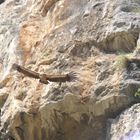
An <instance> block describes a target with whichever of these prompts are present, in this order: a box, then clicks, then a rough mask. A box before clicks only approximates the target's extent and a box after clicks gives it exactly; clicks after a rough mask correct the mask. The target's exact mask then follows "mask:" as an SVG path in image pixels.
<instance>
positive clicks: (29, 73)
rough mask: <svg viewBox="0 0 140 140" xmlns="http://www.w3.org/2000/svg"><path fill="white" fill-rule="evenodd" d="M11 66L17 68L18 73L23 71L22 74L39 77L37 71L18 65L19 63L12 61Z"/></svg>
mask: <svg viewBox="0 0 140 140" xmlns="http://www.w3.org/2000/svg"><path fill="white" fill-rule="evenodd" d="M12 68H13V69H15V70H17V71H18V72H20V73H23V74H24V75H26V76H28V77H32V78H36V79H39V73H37V72H34V71H32V70H29V69H26V68H24V67H23V66H20V65H18V64H15V63H14V64H13V66H12Z"/></svg>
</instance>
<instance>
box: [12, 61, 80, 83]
mask: <svg viewBox="0 0 140 140" xmlns="http://www.w3.org/2000/svg"><path fill="white" fill-rule="evenodd" d="M12 67H13V69H15V70H17V71H18V72H20V73H23V74H24V75H26V76H28V77H31V78H36V79H40V80H39V81H40V82H41V83H44V84H48V81H51V82H71V81H75V80H76V79H77V76H76V74H75V73H74V72H70V73H68V74H64V75H47V74H39V73H37V72H34V71H31V70H29V69H27V68H25V67H23V66H20V65H18V64H15V63H14V64H13V66H12Z"/></svg>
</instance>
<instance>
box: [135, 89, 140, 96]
mask: <svg viewBox="0 0 140 140" xmlns="http://www.w3.org/2000/svg"><path fill="white" fill-rule="evenodd" d="M134 96H135V97H138V98H140V88H138V90H137V92H136V93H135V94H134Z"/></svg>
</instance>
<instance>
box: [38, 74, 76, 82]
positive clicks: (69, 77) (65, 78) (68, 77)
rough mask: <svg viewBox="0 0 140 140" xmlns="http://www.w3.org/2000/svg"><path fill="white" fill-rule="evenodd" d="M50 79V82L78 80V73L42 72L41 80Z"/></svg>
mask: <svg viewBox="0 0 140 140" xmlns="http://www.w3.org/2000/svg"><path fill="white" fill-rule="evenodd" d="M46 80H48V81H50V82H72V81H75V80H77V76H76V73H74V72H70V73H68V74H62V75H60V74H58V75H47V74H42V75H40V81H42V82H43V81H46Z"/></svg>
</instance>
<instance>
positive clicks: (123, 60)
mask: <svg viewBox="0 0 140 140" xmlns="http://www.w3.org/2000/svg"><path fill="white" fill-rule="evenodd" d="M129 63H130V60H129V58H128V57H127V56H124V55H120V56H118V57H117V58H116V62H115V67H116V68H119V69H125V68H126V69H127V68H128V66H129Z"/></svg>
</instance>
